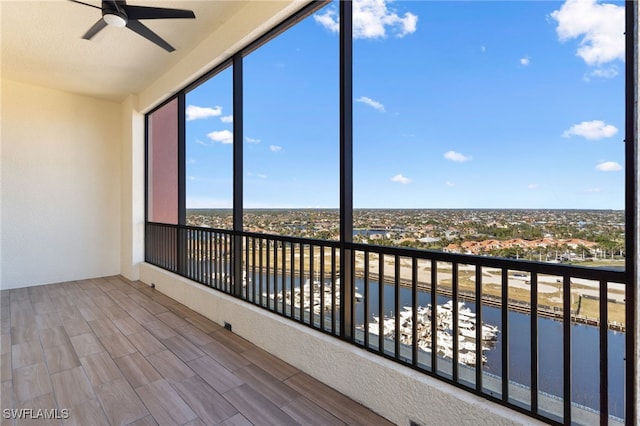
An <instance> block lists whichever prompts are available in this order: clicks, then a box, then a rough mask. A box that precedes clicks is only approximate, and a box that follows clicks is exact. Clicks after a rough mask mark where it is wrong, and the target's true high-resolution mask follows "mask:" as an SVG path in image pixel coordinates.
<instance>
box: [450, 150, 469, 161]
mask: <svg viewBox="0 0 640 426" xmlns="http://www.w3.org/2000/svg"><path fill="white" fill-rule="evenodd" d="M444 158H446V159H447V160H450V161H456V162H458V163H464V162H465V161H471V157H470V156H466V155H463V154H461V153H459V152H456V151H447V152H445V153H444Z"/></svg>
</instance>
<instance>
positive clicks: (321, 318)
mask: <svg viewBox="0 0 640 426" xmlns="http://www.w3.org/2000/svg"><path fill="white" fill-rule="evenodd" d="M324 286H325V278H324V246H320V328H321V329H322V330H324V329H326V327H325V325H324V310H325V300H324V292H325V288H324Z"/></svg>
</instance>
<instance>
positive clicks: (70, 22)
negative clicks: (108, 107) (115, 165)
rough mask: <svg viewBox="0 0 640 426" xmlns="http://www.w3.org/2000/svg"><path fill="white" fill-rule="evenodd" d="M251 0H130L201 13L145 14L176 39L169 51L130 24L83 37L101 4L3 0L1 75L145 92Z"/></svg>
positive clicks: (104, 94)
mask: <svg viewBox="0 0 640 426" xmlns="http://www.w3.org/2000/svg"><path fill="white" fill-rule="evenodd" d="M85 2H86V3H90V4H93V5H95V6H100V4H101V2H100V0H85ZM251 3H252V2H250V1H244V0H232V1H213V0H201V1H190V0H128V1H127V4H129V5H139V6H152V7H167V8H179V9H190V10H193V11H194V13H195V15H196V19H171V20H145V21H142V22H143V23H144V24H145V25H147V26H148V27H149V28H150V29H152V30H153V31H154V32H156V33H157V34H158V35H160V36H161V37H162V38H164V39H165V40H167V41H168V42H169V43H170V44H171V45H173V46H174V47H175V49H176V51H175V52H172V53H168V52H166V51H165V50H163V49H161V48H160V47H158V46H156V45H154V44H152V43H151V42H149V41H148V40H146V39H144V38H142V37H140V36H139V35H137V34H135V33H134V32H132V31H130V30H129V29H127V28H114V27H106V28H105V29H104V30H102V31H101V32H100V33H99V34H97V35H96V36H95V37H94V38H93V39H92V40H90V41H89V40H83V39H82V38H81V37H82V35H83V34H84V33H85V32H86V31H87V30H88V29H89V28H90V27H91V26H92V25H93V24H94V23H95V22H96V21H97V20H98V19H99V18H100V16H101V12H100V10H98V9H94V8H91V7H87V6H83V5H80V4H76V3H73V2H71V1H68V0H43V1H29V0H27V1H25V0H1V1H0V7H1V8H0V19H1V21H0V23H1V26H0V37H1V54H2V57H1V65H2V68H1V69H2V74H1V75H2V78H7V79H11V80H17V81H21V82H26V83H31V84H36V85H40V86H46V87H50V88H54V89H60V90H65V91H70V92H74V93H81V94H87V95H90V96H96V97H101V98H105V99H110V100H114V101H119V100H122V99H123V98H124V97H126V96H127V95H128V94H131V93H139V92H140V91H141V90H143V89H144V88H145V87H146V86H148V85H149V84H150V83H151V82H153V81H154V80H156V79H157V78H158V77H159V76H160V75H161V74H162V73H163V72H164V71H165V70H167V69H168V68H170V67H172V66H174V65H175V64H177V63H178V62H179V61H180V60H181V59H182V58H184V57H185V55H186V54H188V53H189V52H190V51H191V50H193V49H194V48H195V47H196V46H198V44H200V43H201V42H202V41H203V40H205V39H206V38H207V37H208V36H209V35H210V34H211V33H212V32H213V31H215V30H216V29H218V28H220V27H222V26H223V25H224V24H225V22H227V21H228V20H229V19H231V18H233V17H234V16H235V15H236V14H239V13H247V11H248V10H249V8H251V7H253V5H251ZM253 3H254V5H255V4H256V2H253Z"/></svg>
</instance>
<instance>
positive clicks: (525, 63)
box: [520, 57, 531, 67]
mask: <svg viewBox="0 0 640 426" xmlns="http://www.w3.org/2000/svg"><path fill="white" fill-rule="evenodd" d="M530 63H531V60H530V59H529V58H527V57H524V58H520V65H522V66H523V67H527V66H529V64H530Z"/></svg>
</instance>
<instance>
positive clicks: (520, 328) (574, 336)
mask: <svg viewBox="0 0 640 426" xmlns="http://www.w3.org/2000/svg"><path fill="white" fill-rule="evenodd" d="M258 277H259V274H256V277H255V278H252V282H253V283H255V284H256V290H255V292H254V294H255V295H256V296H257V295H258V290H257V286H258ZM266 283H267V279H266V276H265V275H264V274H263V275H262V291H263V292H266V291H267V284H266ZM281 283H282V277H281V276H277V277H276V280H275V283H274V282H273V279H272V280H271V283H270V286H269V287H270V289H269V292H270V293H271V294H273V293H277V292H279V291H281ZM290 283H291V281H290V278H289V277H285V286H286V289H287V290H288V289H290V286H291V284H290ZM293 285H294V287H298V286H299V285H300V280H299V278H295V279H294V283H293ZM356 286H357V292H358V293H361V294H365V288H364V287H365V286H364V280H362V279H356ZM249 288H251V285H250V286H249ZM366 293H367V297H368V303H369V307H368V310H369V315H370V316H372V315H376V316H378V315H381V314H382V315H387V316H392V315H394V313H395V312H394V309H395V305H396V302H395V289H394V287H393V286H392V285H385V286H384V306H383V309H380V306H379V284H378V283H377V282H375V281H370V282H369V286H368V288H367V289H366ZM449 300H450V299H449V298H447V297H444V296H439V297H438V305H442V304H444V303H446V302H447V301H449ZM265 303H266V300H265ZM326 303H327V304H329V303H330V302H329V301H328V300H327V301H326ZM431 303H432V300H431V295H430V294H429V293H426V292H418V301H417V304H418V306H427V305H428V304H431ZM411 304H412V295H411V290H410V289H409V288H404V287H402V288H401V289H400V307H401V309H402V307H403V306H411ZM466 306H467V307H469V308H470V309H471V310H472V311H473V312H476V306H475V304H474V303H466ZM364 312H365V305H364V303H357V304H356V306H355V322H356V326H361V325H363V324H364V322H365V319H364ZM325 315H326V316H328V315H330V312H327V313H325ZM315 317H316V320H318V316H317V315H316V316H315ZM501 318H502V314H501V310H500V309H499V308H495V307H490V306H483V307H482V320H483V322H485V323H489V324H493V325H497V326H498V328H499V329H500V331H501V332H500V334H499V335H498V339H497V341H495V342H494V345H493V347H492V349H490V350H488V351H486V352H485V355H486V357H487V362H486V364H485V365H484V366H483V371H484V372H485V373H487V374H488V375H491V376H495V377H502V375H503V366H502V345H503V342H504V334H503V333H502V330H503V325H502V323H501V322H502V320H501ZM369 321H370V322H371V321H373V319H372V318H371V317H369ZM508 321H509V324H508V342H509V358H508V359H509V369H508V370H509V378H508V379H509V381H510V382H516V383H518V384H520V385H521V386H522V387H529V386H530V384H531V378H530V371H531V342H530V333H531V328H530V325H531V317H530V315H527V314H522V313H517V312H509V315H508ZM608 333H609V335H608V342H609V353H608V362H609V414H611V415H613V416H616V417H619V418H622V417H623V416H624V356H625V335H624V333H620V332H615V331H609V332H608ZM370 336H374V335H370ZM376 339H377V336H376V337H371V341H374V340H376ZM562 343H563V329H562V323H561V322H559V321H554V320H552V319H549V318H538V349H539V350H538V371H539V382H538V388H539V391H540V392H541V393H544V394H549V395H552V396H554V397H557V398H560V399H561V398H562V393H563V368H564V367H563V344H562ZM385 346H386V345H385ZM571 346H572V357H571V377H572V379H571V380H572V401H573V402H574V403H576V404H579V405H583V406H586V407H588V408H590V409H593V410H596V411H598V410H599V398H600V397H599V395H600V384H599V371H600V365H599V362H600V360H599V356H600V353H599V329H598V328H597V327H592V326H586V325H579V324H573V325H572V326H571ZM471 368H473V367H471Z"/></svg>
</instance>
